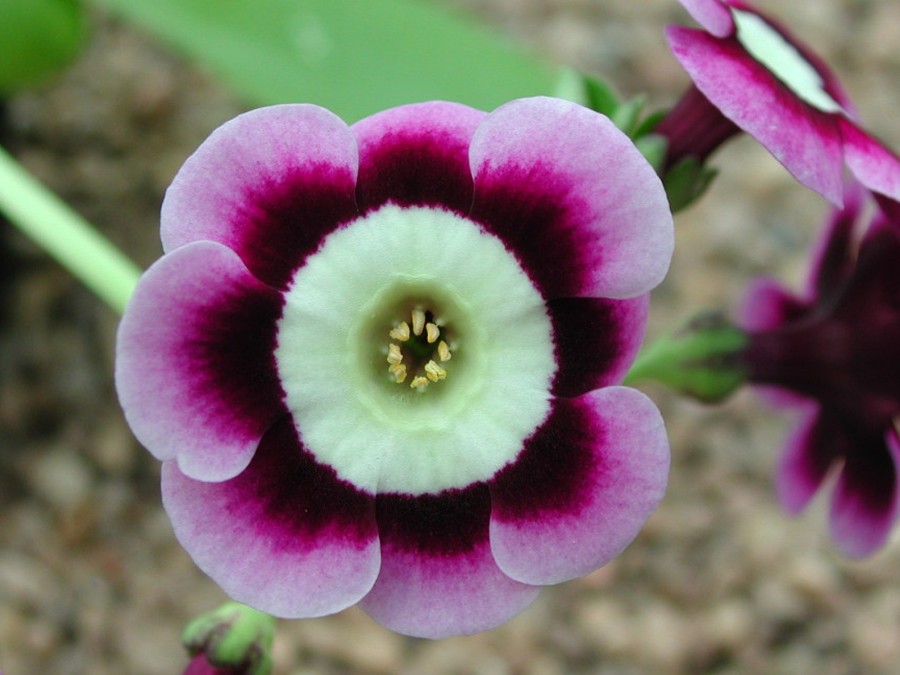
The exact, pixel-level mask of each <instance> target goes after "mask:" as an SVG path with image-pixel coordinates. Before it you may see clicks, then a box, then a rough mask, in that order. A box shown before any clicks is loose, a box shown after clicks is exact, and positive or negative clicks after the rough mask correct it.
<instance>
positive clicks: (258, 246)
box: [117, 99, 672, 637]
mask: <svg viewBox="0 0 900 675" xmlns="http://www.w3.org/2000/svg"><path fill="white" fill-rule="evenodd" d="M162 218H163V222H162V236H163V244H164V248H165V250H166V255H165V256H164V257H163V258H162V259H161V260H160V261H159V262H157V263H156V264H155V265H154V266H153V267H152V268H151V269H150V270H149V271H148V272H147V273H146V275H145V276H144V277H143V279H142V281H141V283H140V284H139V287H138V289H137V291H136V293H135V295H134V298H133V300H132V302H131V304H130V305H129V308H128V310H127V311H126V313H125V316H124V318H123V322H122V325H121V328H120V333H119V347H118V365H117V387H118V390H119V394H120V397H121V400H122V405H123V407H124V409H125V412H126V417H127V418H128V420H129V423H130V424H131V425H132V428H133V429H134V431H135V434H136V435H137V437H138V438H139V439H140V440H141V441H142V442H143V443H144V444H145V445H146V446H147V447H148V449H150V451H151V452H153V453H154V454H155V455H156V456H157V457H159V458H160V459H162V460H164V461H165V465H164V467H163V499H164V503H165V506H166V509H167V511H168V512H169V515H170V517H171V518H172V521H173V525H174V527H175V531H176V534H177V536H178V537H179V539H180V541H181V542H182V543H183V544H184V546H185V548H186V549H187V550H188V551H189V552H190V553H191V555H192V557H193V558H194V560H195V561H196V562H197V564H198V565H199V566H200V567H201V568H203V569H204V570H205V571H206V572H207V573H208V574H210V576H212V577H213V578H214V579H216V580H217V581H218V582H219V583H220V584H221V585H222V586H223V588H224V589H225V590H226V591H227V592H229V593H230V594H231V595H232V596H233V597H235V598H236V599H238V600H240V601H242V602H246V603H247V604H250V605H252V606H255V607H257V608H259V609H262V610H264V611H267V612H270V613H274V614H277V615H279V616H290V617H299V616H318V615H322V614H327V613H331V612H335V611H338V610H340V609H342V608H344V607H347V606H348V605H350V604H354V603H356V602H358V601H361V602H362V606H363V607H364V608H365V609H366V610H367V611H368V612H369V613H370V614H372V615H373V616H374V617H375V618H376V619H377V620H379V621H381V622H382V623H384V624H385V625H387V626H389V627H392V628H394V629H395V630H398V631H401V632H405V633H409V634H415V635H423V636H432V637H437V636H443V635H448V634H454V633H461V632H473V631H476V630H482V629H485V628H489V627H492V626H494V625H497V624H498V623H500V622H502V621H504V620H506V619H507V618H509V617H510V616H511V615H513V614H514V613H516V612H517V611H519V610H520V609H521V608H523V607H524V606H525V605H527V604H528V603H529V602H530V601H531V600H532V599H533V598H534V597H535V595H536V593H537V590H538V587H539V586H540V585H545V584H550V583H556V582H559V581H563V580H566V579H570V578H573V577H575V576H579V575H581V574H584V573H586V572H587V571H590V570H591V569H594V568H595V567H597V566H599V565H601V564H603V563H604V562H606V561H607V560H609V559H610V558H611V557H613V556H614V555H616V554H617V553H618V552H619V551H621V549H622V548H623V547H624V546H625V545H626V544H627V543H628V542H629V541H630V540H631V539H632V538H633V537H634V535H635V534H636V533H637V531H638V529H639V528H640V526H641V524H642V523H643V521H644V519H645V518H646V517H647V515H649V513H650V512H651V511H652V509H653V508H654V507H655V505H656V504H657V502H658V501H659V499H660V498H661V496H662V493H663V490H664V487H665V482H666V473H667V468H668V448H667V443H666V440H665V433H664V430H663V426H662V421H661V419H660V417H659V413H658V412H657V411H656V409H655V407H654V406H653V405H652V403H650V402H649V400H648V399H646V398H645V397H644V396H643V395H641V394H639V393H638V392H636V391H634V390H630V389H625V388H620V387H614V386H608V385H613V384H615V383H617V382H619V381H621V378H622V376H623V375H624V371H625V370H626V369H627V367H628V364H629V363H630V361H631V359H632V358H633V356H634V353H635V351H636V350H637V348H638V346H639V343H640V339H641V335H642V331H643V324H644V321H645V315H646V302H647V298H646V293H647V291H648V290H649V289H650V288H652V287H653V286H654V285H656V284H657V283H658V282H659V281H660V279H661V278H662V277H663V275H664V274H665V271H666V269H667V266H668V261H669V257H670V255H671V249H672V223H671V215H670V214H669V212H668V208H667V205H666V200H665V195H664V193H663V191H662V187H661V185H660V183H659V180H658V179H657V178H656V176H655V174H654V173H653V171H652V169H651V168H650V166H649V165H648V164H647V163H646V161H645V160H644V159H643V158H642V157H641V156H640V154H639V153H638V151H637V150H636V149H635V148H634V146H633V145H632V144H631V143H630V141H629V140H628V139H627V138H626V137H625V136H624V135H623V134H622V133H621V132H619V131H618V130H616V129H615V127H614V126H613V125H612V123H611V122H609V120H607V119H606V118H604V117H602V116H600V115H598V114H596V113H592V112H590V111H588V110H587V109H584V108H581V107H580V106H576V105H574V104H571V103H566V102H563V101H559V100H554V99H526V100H521V101H515V102H512V103H510V104H507V105H506V106H503V107H501V108H499V109H498V110H496V111H494V112H493V113H491V114H489V115H485V114H484V113H481V112H479V111H475V110H472V109H470V108H466V107H465V106H461V105H455V104H448V103H429V104H420V105H414V106H404V107H401V108H396V109H393V110H389V111H386V112H384V113H381V114H378V115H376V116H373V117H371V118H368V119H366V120H363V121H362V122H360V123H358V124H357V125H355V126H354V127H353V128H349V127H347V126H346V125H345V124H344V123H343V122H341V121H340V120H339V119H338V118H336V117H335V116H334V115H332V114H331V113H328V112H327V111H325V110H323V109H321V108H317V107H315V106H305V105H297V106H276V107H273V108H268V109H262V110H258V111H254V112H251V113H247V114H245V115H242V116H240V117H238V118H237V119H235V120H233V121H232V122H230V123H228V124H226V125H225V126H223V127H222V128H220V129H219V130H218V131H217V132H215V133H214V134H213V135H212V136H211V137H210V139H208V140H207V142H206V143H204V144H203V145H202V146H201V147H200V149H199V150H198V151H197V152H196V153H195V154H194V155H193V156H192V157H191V158H190V159H189V160H188V162H187V163H186V164H185V166H184V167H183V168H182V170H181V171H180V172H179V175H178V176H177V177H176V179H175V181H174V182H173V184H172V186H171V187H170V189H169V191H168V193H167V195H166V200H165V203H164V205H163V214H162ZM161 316H165V318H166V320H165V321H161V320H160V317H161ZM432 336H433V337H434V339H432ZM442 344H443V345H444V346H443V347H441V345H442ZM445 357H446V358H445ZM435 368H437V370H435ZM419 380H421V382H419ZM417 382H418V384H417Z"/></svg>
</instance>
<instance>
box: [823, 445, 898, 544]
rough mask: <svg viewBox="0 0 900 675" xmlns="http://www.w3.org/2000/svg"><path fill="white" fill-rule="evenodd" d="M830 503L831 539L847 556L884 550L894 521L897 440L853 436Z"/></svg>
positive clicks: (895, 512)
mask: <svg viewBox="0 0 900 675" xmlns="http://www.w3.org/2000/svg"><path fill="white" fill-rule="evenodd" d="M852 442H853V443H854V447H852V448H851V449H850V450H849V451H848V454H847V457H846V463H845V464H844V470H843V471H842V472H841V474H840V477H839V478H838V482H837V485H836V486H835V491H834V497H833V499H832V502H831V520H830V525H831V536H832V538H833V539H834V542H835V545H836V546H837V547H838V548H839V549H840V550H841V551H842V552H843V553H844V554H846V555H848V556H851V557H854V558H861V557H863V556H867V555H870V554H872V553H874V552H875V551H877V550H878V549H879V548H881V547H882V546H884V544H885V542H886V541H887V538H888V536H889V535H890V533H891V529H892V528H893V526H894V523H895V522H896V521H897V509H898V505H900V499H898V490H897V483H898V464H900V440H898V438H897V434H896V432H895V431H894V430H889V431H888V432H887V433H885V434H884V435H879V434H863V433H860V434H855V435H854V437H853V439H852Z"/></svg>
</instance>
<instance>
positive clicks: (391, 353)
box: [387, 342, 403, 365]
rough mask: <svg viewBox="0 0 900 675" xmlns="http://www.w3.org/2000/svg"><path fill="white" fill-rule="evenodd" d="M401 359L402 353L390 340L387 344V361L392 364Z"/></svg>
mask: <svg viewBox="0 0 900 675" xmlns="http://www.w3.org/2000/svg"><path fill="white" fill-rule="evenodd" d="M401 361H403V353H402V352H401V351H400V347H399V346H398V345H395V344H394V343H393V342H392V343H391V344H389V345H388V355H387V362H388V363H390V364H392V365H393V364H396V363H400V362H401Z"/></svg>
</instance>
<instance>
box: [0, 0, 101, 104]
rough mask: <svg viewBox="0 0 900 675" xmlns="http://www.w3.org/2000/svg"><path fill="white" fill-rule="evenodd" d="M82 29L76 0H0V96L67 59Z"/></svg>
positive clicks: (41, 76) (82, 34) (81, 14)
mask: <svg viewBox="0 0 900 675" xmlns="http://www.w3.org/2000/svg"><path fill="white" fill-rule="evenodd" d="M86 31H87V28H86V21H85V16H84V12H83V8H82V6H81V4H80V3H79V2H78V1H77V0H0V96H7V95H9V94H11V93H13V92H14V91H16V90H18V89H21V88H22V87H26V86H28V85H31V84H35V83H37V82H40V81H41V80H42V79H44V78H46V77H47V76H48V75H50V74H51V73H53V72H54V71H55V70H57V69H59V68H61V67H62V66H64V65H65V64H66V63H68V61H69V60H70V59H71V58H72V57H73V56H74V55H75V54H76V53H77V52H78V49H79V47H80V46H81V45H82V43H83V42H84V38H85V34H86Z"/></svg>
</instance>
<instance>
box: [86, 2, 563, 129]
mask: <svg viewBox="0 0 900 675" xmlns="http://www.w3.org/2000/svg"><path fill="white" fill-rule="evenodd" d="M91 1H92V2H93V3H94V4H96V5H99V6H102V7H104V8H106V9H108V10H111V11H112V12H114V13H116V14H118V15H119V16H122V17H123V18H126V19H128V20H130V21H133V22H136V23H138V24H140V25H141V26H143V27H144V28H145V29H146V30H148V31H150V32H151V33H153V34H155V35H156V36H157V37H159V38H160V39H161V40H162V41H164V42H165V43H167V44H169V45H171V46H172V47H174V48H176V49H177V50H179V51H181V52H182V53H184V54H186V55H187V56H189V57H191V58H193V59H196V60H197V61H198V62H200V63H202V64H204V65H205V66H207V67H208V68H209V69H210V70H211V71H213V72H214V73H215V74H216V75H217V76H218V77H219V78H220V79H221V81H223V82H224V83H225V85H226V86H228V87H230V88H231V89H232V91H234V92H235V93H236V94H238V95H239V96H241V97H242V98H243V99H244V100H246V101H247V102H248V103H250V104H252V105H268V104H273V103H285V102H297V101H304V102H313V103H318V104H320V105H323V106H326V107H328V108H330V109H332V110H333V111H335V112H336V113H338V114H339V115H341V116H342V117H343V118H344V119H346V120H347V121H354V120H356V119H359V118H361V117H363V116H365V115H369V114H371V113H373V112H376V111H378V110H382V109H384V108H388V107H391V106H395V105H399V104H403V103H410V102H414V101H422V100H429V99H448V100H454V101H461V102H463V103H467V104H469V105H472V106H475V107H478V108H482V109H487V110H490V109H492V108H494V107H496V106H497V105H499V104H501V103H503V102H505V101H507V100H509V99H512V98H517V97H521V96H528V95H534V94H545V93H550V92H552V91H553V87H554V82H555V77H556V75H555V73H554V69H553V68H551V67H550V66H548V65H547V64H545V63H543V62H541V61H540V60H539V59H537V58H535V57H533V56H530V55H528V54H526V53H525V52H523V51H522V50H520V49H518V48H516V47H515V46H513V45H512V44H510V43H509V42H508V41H506V40H504V39H502V38H501V37H500V36H499V35H497V34H496V33H493V32H491V31H490V30H489V29H488V28H486V27H484V26H481V25H479V24H477V23H476V22H473V21H469V20H466V19H465V18H464V17H462V16H460V15H459V14H457V13H454V12H452V11H451V10H450V9H449V8H447V7H445V6H443V5H440V4H438V3H436V2H433V1H430V0H91Z"/></svg>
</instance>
